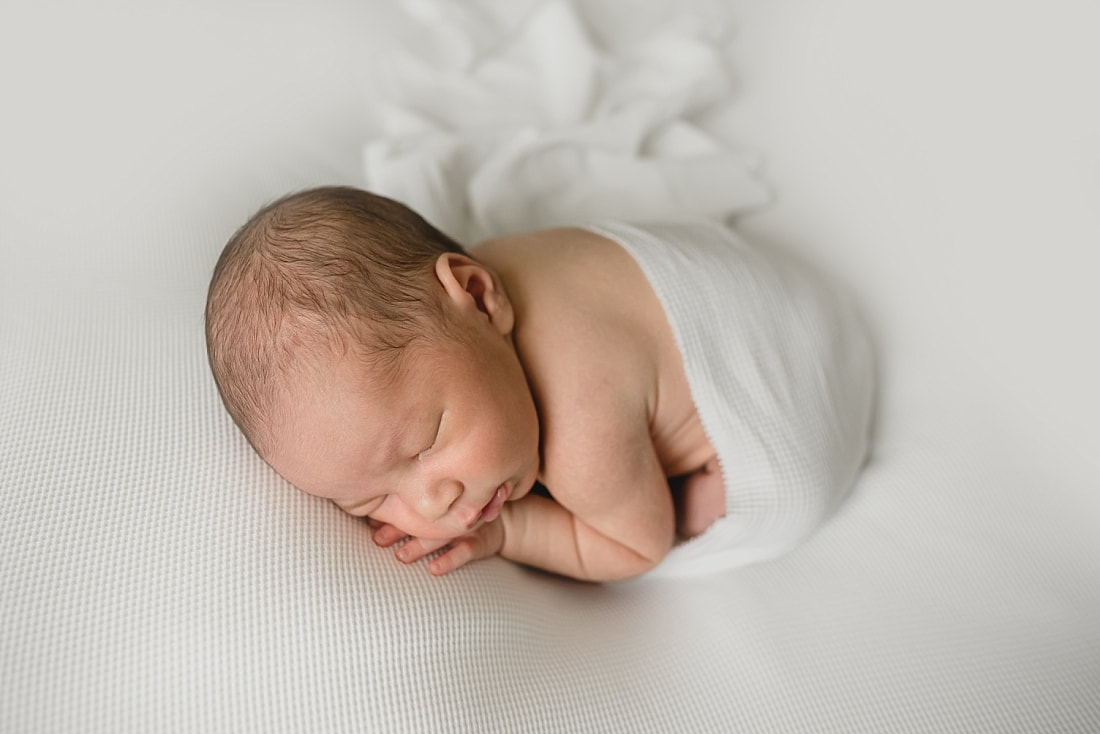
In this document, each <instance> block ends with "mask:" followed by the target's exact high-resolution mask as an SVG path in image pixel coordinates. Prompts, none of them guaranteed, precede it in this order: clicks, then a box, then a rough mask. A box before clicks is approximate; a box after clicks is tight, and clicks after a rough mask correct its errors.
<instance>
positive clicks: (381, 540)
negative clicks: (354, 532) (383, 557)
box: [371, 525, 408, 548]
mask: <svg viewBox="0 0 1100 734" xmlns="http://www.w3.org/2000/svg"><path fill="white" fill-rule="evenodd" d="M406 537H408V536H406V535H405V533H403V532H402V531H401V530H398V529H397V528H395V527H394V526H393V525H380V526H378V527H377V528H375V530H374V532H373V533H371V538H372V539H373V540H374V542H375V543H376V544H377V545H380V546H382V547H383V548H388V547H390V546H391V545H393V544H394V543H396V542H397V541H399V540H401V539H402V538H406Z"/></svg>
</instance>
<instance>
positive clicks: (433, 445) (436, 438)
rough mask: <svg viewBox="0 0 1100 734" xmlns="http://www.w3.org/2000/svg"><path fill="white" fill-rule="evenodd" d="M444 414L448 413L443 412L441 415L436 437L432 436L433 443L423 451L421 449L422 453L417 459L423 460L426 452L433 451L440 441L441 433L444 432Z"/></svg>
mask: <svg viewBox="0 0 1100 734" xmlns="http://www.w3.org/2000/svg"><path fill="white" fill-rule="evenodd" d="M444 415H446V413H443V414H442V415H440V416H439V425H438V426H437V427H436V429H435V437H434V438H432V445H431V446H429V447H428V448H426V449H424V450H423V451H421V452H420V453H418V454H417V455H416V460H417V461H420V460H422V459H423V458H424V454H426V453H428V452H429V451H431V450H432V449H434V448H435V445H436V444H437V443H439V434H441V433H443V416H444Z"/></svg>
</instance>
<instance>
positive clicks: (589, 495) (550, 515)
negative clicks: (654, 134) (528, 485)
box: [500, 406, 675, 581]
mask: <svg viewBox="0 0 1100 734" xmlns="http://www.w3.org/2000/svg"><path fill="white" fill-rule="evenodd" d="M600 414H602V415H603V416H606V420H601V421H585V424H584V425H576V424H574V425H568V426H567V427H566V430H567V433H566V434H565V435H566V436H567V438H566V439H565V440H561V441H552V440H549V439H552V438H553V436H548V441H547V444H546V448H545V454H546V463H547V466H548V467H550V468H549V469H548V471H547V472H546V484H547V486H548V487H549V488H550V491H551V492H552V493H553V494H554V498H555V500H556V501H555V500H550V499H547V498H545V497H538V496H531V497H525V498H524V499H523V500H521V501H519V502H515V503H511V504H509V505H505V511H504V512H503V513H502V515H501V521H502V523H503V529H504V539H503V541H504V542H503V547H502V548H501V550H500V554H501V555H502V556H504V557H505V558H508V559H510V560H514V561H517V562H519V563H525V564H528V565H531V566H537V567H539V568H543V569H546V570H548V571H552V572H554V573H560V574H563V575H566V576H571V577H573V578H578V579H584V580H591V581H605V580H614V579H623V578H629V577H632V576H637V575H640V574H642V573H645V572H646V571H649V570H650V569H652V568H653V567H654V566H656V565H657V564H658V563H660V561H661V560H662V559H663V558H664V557H665V555H666V554H667V553H668V551H669V549H670V548H671V547H672V543H673V540H674V536H675V516H674V512H673V505H672V497H671V494H670V492H669V487H668V480H667V479H666V478H665V474H664V471H663V469H662V467H661V465H660V462H659V461H658V459H657V455H656V452H655V450H654V448H653V443H652V441H651V440H650V436H649V428H648V422H647V421H646V420H645V418H644V415H634V416H630V415H629V414H627V413H626V412H625V411H624V410H623V409H622V407H621V406H620V407H619V408H617V409H615V410H608V411H607V412H604V411H600Z"/></svg>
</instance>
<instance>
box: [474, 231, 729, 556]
mask: <svg viewBox="0 0 1100 734" xmlns="http://www.w3.org/2000/svg"><path fill="white" fill-rule="evenodd" d="M473 254H474V256H475V257H477V258H478V259H479V260H481V261H482V262H484V263H485V264H487V265H488V266H490V267H491V268H493V269H494V270H496V271H497V273H498V274H499V275H500V277H501V279H502V281H503V284H504V287H505V289H506V290H507V293H508V295H509V297H510V298H511V300H512V302H513V307H514V309H515V313H516V325H515V331H514V338H515V343H516V349H517V352H518V354H519V356H520V360H521V361H522V363H523V365H524V368H525V370H526V374H527V379H528V381H529V382H530V384H531V389H532V392H533V394H534V397H535V401H536V404H537V406H538V409H539V416H540V427H541V431H542V450H543V467H542V474H541V478H542V481H543V482H544V483H545V484H546V486H547V487H548V488H549V489H550V491H551V492H552V493H553V494H554V497H555V499H557V500H558V501H559V502H561V503H562V504H564V505H565V506H566V507H567V508H569V509H571V510H573V511H574V513H576V514H577V515H578V516H579V517H581V519H585V518H584V515H585V508H588V509H590V510H591V512H593V513H595V514H599V513H601V512H604V511H606V510H605V509H604V508H614V507H619V508H625V507H629V506H632V505H642V507H641V508H639V509H640V510H641V512H642V514H643V515H645V514H646V512H647V509H646V506H650V507H649V510H650V511H652V508H653V507H659V510H660V512H662V513H668V514H671V513H672V511H673V510H672V507H673V505H672V501H671V493H670V490H669V481H668V480H669V478H670V477H672V478H681V477H684V476H685V475H690V474H693V473H695V472H701V471H702V470H703V469H704V467H708V462H709V467H708V468H709V469H710V470H711V471H714V470H716V464H715V462H714V461H713V460H714V457H715V451H714V449H713V447H711V445H710V443H709V442H708V440H707V437H706V435H705V433H704V431H703V427H702V424H701V422H700V419H699V416H698V413H697V412H696V408H695V405H694V403H693V402H692V399H691V391H690V388H689V386H688V381H687V377H686V375H685V373H684V365H683V359H682V356H681V354H680V352H679V349H678V348H677V346H676V341H675V338H674V336H673V333H672V330H671V327H670V326H669V323H668V320H667V318H666V316H665V313H664V310H663V308H662V306H661V304H660V301H659V300H658V298H657V295H656V294H655V293H654V291H653V289H652V288H651V287H650V285H649V282H648V281H647V280H646V277H645V275H644V274H643V273H642V271H641V269H640V268H639V267H638V265H637V263H636V262H635V261H634V259H633V258H632V257H631V256H630V255H629V254H628V253H627V252H626V251H625V250H623V249H622V247H620V246H619V245H618V244H617V243H615V242H613V241H611V240H609V239H606V238H604V237H601V236H599V235H597V234H594V233H591V232H588V231H585V230H580V229H555V230H545V231H541V232H533V233H528V234H523V235H517V236H513V237H506V238H501V239H497V240H492V241H490V242H487V243H485V244H483V245H481V246H479V247H477V248H475V249H474V250H473ZM710 479H711V481H700V482H696V481H680V480H674V481H673V483H672V484H673V486H674V487H677V488H692V487H697V488H701V491H705V492H706V493H708V494H714V495H716V496H715V497H709V498H707V497H704V498H694V499H693V500H691V501H690V502H689V505H691V506H695V507H699V506H703V507H711V508H716V510H720V511H719V512H718V513H717V514H721V511H724V501H725V498H724V492H723V488H722V482H721V481H720V476H719V477H717V479H718V481H713V479H715V477H710ZM571 505H572V506H571ZM676 505H677V506H679V507H683V506H684V502H683V498H677V502H676ZM623 514H624V515H631V514H632V513H630V512H625V513H623ZM717 514H716V515H715V516H717ZM649 519H650V520H652V518H649ZM680 520H681V522H680V524H679V526H680V529H681V532H685V528H687V527H689V526H685V525H684V523H683V518H680ZM643 521H644V518H643ZM607 522H609V523H610V524H611V525H614V526H616V527H619V526H624V527H625V523H624V522H623V521H622V520H619V521H610V520H608V521H607ZM700 522H702V521H701V520H698V519H696V520H695V521H694V522H693V523H691V524H690V527H693V528H694V532H701V530H702V529H705V525H703V527H698V525H699V523H700ZM658 524H659V525H660V526H661V527H662V528H667V527H669V526H668V524H667V523H665V522H661V523H658ZM708 524H709V523H708ZM694 532H693V533H691V534H694Z"/></svg>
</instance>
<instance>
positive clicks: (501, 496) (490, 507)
mask: <svg viewBox="0 0 1100 734" xmlns="http://www.w3.org/2000/svg"><path fill="white" fill-rule="evenodd" d="M511 493H512V490H511V489H510V488H509V487H508V485H507V484H502V485H500V486H499V487H497V491H496V492H493V497H492V499H490V500H489V502H488V503H486V505H485V507H483V508H481V513H480V514H478V516H477V517H475V518H474V521H473V522H472V523H470V525H469V527H471V528H472V527H473V526H475V525H477V524H478V523H480V522H492V521H493V520H496V519H497V518H498V517H499V516H500V510H501V508H502V507H504V503H505V502H506V501H507V500H508V496H509V495H510V494H511Z"/></svg>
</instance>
